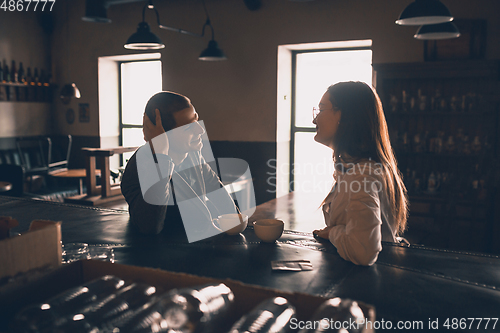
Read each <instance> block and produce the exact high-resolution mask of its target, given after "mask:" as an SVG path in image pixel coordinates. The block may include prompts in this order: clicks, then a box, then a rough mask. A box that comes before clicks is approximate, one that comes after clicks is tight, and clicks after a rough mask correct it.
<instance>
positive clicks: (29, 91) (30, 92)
mask: <svg viewBox="0 0 500 333" xmlns="http://www.w3.org/2000/svg"><path fill="white" fill-rule="evenodd" d="M26 85H27V87H26V89H25V90H26V100H27V101H30V102H33V101H35V88H34V81H33V76H32V75H31V67H28V68H27V69H26Z"/></svg>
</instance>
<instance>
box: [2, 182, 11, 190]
mask: <svg viewBox="0 0 500 333" xmlns="http://www.w3.org/2000/svg"><path fill="white" fill-rule="evenodd" d="M11 189H12V184H11V183H9V182H5V181H0V192H7V191H10V190H11Z"/></svg>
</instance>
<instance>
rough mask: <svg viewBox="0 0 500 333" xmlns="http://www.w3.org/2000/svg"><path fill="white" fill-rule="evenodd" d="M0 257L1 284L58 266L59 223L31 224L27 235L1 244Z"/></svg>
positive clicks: (59, 253)
mask: <svg viewBox="0 0 500 333" xmlns="http://www.w3.org/2000/svg"><path fill="white" fill-rule="evenodd" d="M0 254H1V255H0V282H1V281H2V280H5V279H6V278H9V277H12V276H15V275H16V274H19V273H25V272H28V271H31V270H34V269H40V268H44V267H51V268H55V267H57V266H59V265H60V264H61V258H62V251H61V222H53V221H46V220H35V221H33V222H32V223H31V225H30V228H29V231H28V232H26V233H23V234H22V235H20V236H14V237H12V238H6V239H3V240H1V241H0ZM0 284H1V283H0Z"/></svg>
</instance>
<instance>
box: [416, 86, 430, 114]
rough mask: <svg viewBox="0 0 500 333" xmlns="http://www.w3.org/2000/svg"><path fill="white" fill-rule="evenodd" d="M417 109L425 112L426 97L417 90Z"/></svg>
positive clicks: (420, 90)
mask: <svg viewBox="0 0 500 333" xmlns="http://www.w3.org/2000/svg"><path fill="white" fill-rule="evenodd" d="M418 109H419V111H427V110H428V105H427V96H425V95H423V94H422V89H418Z"/></svg>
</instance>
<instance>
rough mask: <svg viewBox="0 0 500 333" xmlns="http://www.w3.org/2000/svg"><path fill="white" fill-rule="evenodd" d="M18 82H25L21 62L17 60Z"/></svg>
mask: <svg viewBox="0 0 500 333" xmlns="http://www.w3.org/2000/svg"><path fill="white" fill-rule="evenodd" d="M17 77H18V82H19V83H22V84H26V76H25V74H24V67H23V63H22V62H19V70H18V71H17Z"/></svg>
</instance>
